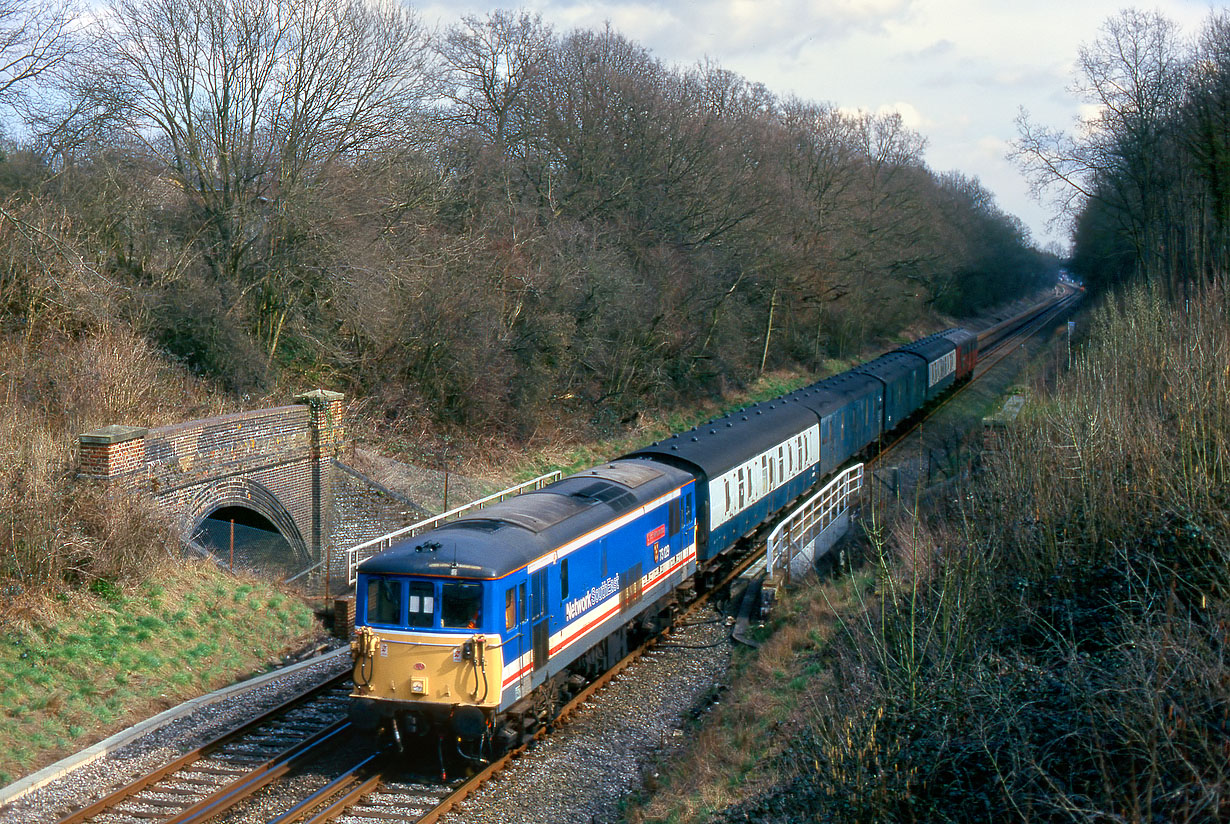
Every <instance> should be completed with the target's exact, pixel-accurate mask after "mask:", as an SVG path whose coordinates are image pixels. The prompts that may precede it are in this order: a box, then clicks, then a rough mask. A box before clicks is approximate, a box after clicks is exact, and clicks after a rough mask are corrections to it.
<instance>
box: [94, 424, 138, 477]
mask: <svg viewBox="0 0 1230 824" xmlns="http://www.w3.org/2000/svg"><path fill="white" fill-rule="evenodd" d="M148 431H149V430H148V429H144V428H142V427H137V426H104V427H103V428H102V429H95V430H94V431H93V432H86V433H84V434H82V435H79V436H78V439H79V440H80V442H81V451H80V463H79V466H78V474H79V475H80V476H81V477H83V478H97V479H99V480H103V481H107V482H119V483H127V482H129V481H131V480H133V479H135V478H136V477H137V474H138V471H139V470H140V469H142V468H143V466H144V464H145V433H146V432H148Z"/></svg>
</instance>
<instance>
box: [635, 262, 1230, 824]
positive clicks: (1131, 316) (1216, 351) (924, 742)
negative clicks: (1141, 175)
mask: <svg viewBox="0 0 1230 824" xmlns="http://www.w3.org/2000/svg"><path fill="white" fill-rule="evenodd" d="M1092 327H1093V328H1092V331H1091V332H1090V334H1089V340H1088V343H1087V345H1086V346H1085V348H1084V351H1083V352H1082V354H1081V355H1080V357H1079V358H1078V359H1077V362H1076V364H1075V366H1074V368H1073V369H1072V370H1071V371H1070V372H1069V373H1067V374H1065V375H1063V376H1062V377H1061V378H1060V380H1059V383H1058V387H1057V388H1056V389H1055V390H1054V391H1053V393H1046V392H1045V391H1044V392H1043V394H1042V396H1041V397H1039V398H1037V399H1036V400H1035V401H1034V402H1033V404H1032V406H1031V407H1030V408H1029V414H1028V416H1027V417H1026V418H1025V419H1024V420H1023V421H1022V422H1021V423H1020V424H1019V425H1018V426H1017V427H1016V428H1015V429H1014V430H1012V432H1011V435H1010V436H1009V437H1008V438H1007V439H1006V441H1004V442H1002V444H1001V447H1000V449H999V450H998V451H997V452H995V453H993V454H989V455H987V456H986V457H985V462H984V470H983V472H982V473H981V474H980V475H979V476H978V477H977V478H976V479H975V480H976V484H974V485H971V486H969V487H968V488H967V489H965V490H964V491H963V492H962V493H961V496H960V498H959V501H960V503H959V504H953V505H951V506H950V507H949V508H948V509H947V510H946V511H945V512H944V513H942V517H941V516H938V515H937V516H936V517H935V522H934V523H928V522H926V521H914V520H906V521H902V522H900V523H898V524H897V525H896V526H895V527H894V528H893V529H892V530H889V531H888V532H887V533H880V534H879V536H878V537H876V535H872V538H873V540H872V543H871V547H872V551H871V554H870V556H869V558H868V560H867V562H866V563H865V565H864V566H863V567H862V568H861V569H860V571H858V572H857V573H855V575H854V576H853V577H850V576H847V577H845V578H844V579H842V580H840V581H838V582H836V583H832V584H826V585H824V586H823V587H820V588H817V589H816V590H815V591H812V592H808V593H802V594H800V595H798V596H797V598H796V599H795V600H793V601H792V602H790V603H789V604H788V605H787V609H786V612H785V614H784V615H783V617H782V618H781V619H780V620H779V624H780V625H781V626H782V629H781V630H780V631H779V633H778V637H775V638H774V639H773V640H772V641H771V643H770V645H769V646H768V647H766V650H765V651H764V652H762V654H761V658H760V659H757V660H753V661H748V662H746V663H745V664H744V666H743V669H742V670H741V671H740V672H739V673H738V677H737V678H736V679H735V682H736V683H737V684H739V686H738V687H736V688H735V689H733V690H732V693H733V695H731V696H730V697H729V698H727V699H725V700H724V701H723V706H722V708H721V709H720V710H719V711H718V712H716V713H715V714H714V719H715V720H714V721H713V722H712V723H710V724H708V725H706V727H705V728H704V729H703V730H702V731H701V732H700V734H699V737H698V741H699V743H698V745H697V747H696V751H695V752H694V753H693V754H692V755H691V756H690V758H689V761H688V765H687V766H685V767H683V768H679V769H676V770H674V771H673V772H672V773H671V774H670V777H669V783H668V789H667V791H666V792H663V793H659V794H658V796H657V797H656V798H655V800H654V801H653V802H652V803H650V804H649V805H648V806H647V807H646V808H644V810H642V811H640V812H638V813H637V815H636V818H637V819H652V820H678V821H701V820H704V821H732V822H733V821H744V820H751V821H799V820H810V821H832V822H841V821H871V820H881V821H886V820H918V821H972V820H980V821H984V820H985V821H1031V822H1032V821H1056V822H1060V821H1064V822H1067V821H1072V822H1093V821H1130V822H1152V821H1160V820H1165V821H1176V822H1203V821H1220V820H1225V819H1226V816H1227V815H1228V814H1230V660H1228V659H1227V646H1226V644H1227V635H1226V631H1227V627H1228V626H1230V603H1228V601H1227V595H1228V594H1230V574H1228V573H1227V570H1228V569H1230V521H1228V519H1227V515H1226V512H1227V504H1228V503H1230V502H1228V501H1227V498H1226V496H1227V493H1226V489H1227V481H1228V480H1230V478H1228V477H1227V471H1228V470H1230V463H1227V459H1230V394H1228V390H1230V369H1228V368H1227V365H1226V364H1227V363H1230V301H1228V299H1227V294H1226V292H1225V290H1224V287H1222V286H1220V285H1218V286H1215V287H1211V288H1209V289H1208V290H1206V291H1204V292H1202V293H1200V294H1193V295H1192V297H1191V299H1190V301H1188V302H1187V303H1185V304H1183V305H1181V306H1180V307H1178V308H1174V307H1172V306H1170V305H1168V304H1167V303H1165V302H1164V301H1163V300H1162V299H1160V298H1159V297H1158V296H1157V295H1156V294H1154V293H1152V292H1150V291H1148V290H1146V289H1137V290H1135V291H1132V292H1130V293H1129V294H1128V295H1127V296H1126V297H1124V298H1122V299H1119V300H1113V301H1110V302H1109V303H1108V304H1107V305H1106V306H1105V307H1103V308H1102V309H1099V310H1098V311H1097V312H1096V313H1095V315H1094V318H1093V323H1092ZM830 609H834V610H836V617H834V614H833V613H832V612H830ZM745 683H746V684H749V685H750V686H747V687H745V686H743V685H744V684H745ZM764 732H770V733H771V734H772V735H773V736H774V742H773V743H772V744H769V745H766V744H764V743H755V742H756V740H757V734H763V733H764ZM697 765H704V767H703V768H701V767H698V766H697ZM697 776H707V777H706V778H705V779H704V780H698V778H697ZM680 797H682V798H683V799H684V800H682V801H680V800H676V799H678V798H680Z"/></svg>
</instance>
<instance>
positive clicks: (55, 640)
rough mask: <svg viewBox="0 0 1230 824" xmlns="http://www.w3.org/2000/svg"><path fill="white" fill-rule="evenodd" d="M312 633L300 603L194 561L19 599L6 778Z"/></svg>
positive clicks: (5, 712) (2, 652)
mask: <svg viewBox="0 0 1230 824" xmlns="http://www.w3.org/2000/svg"><path fill="white" fill-rule="evenodd" d="M194 604H208V605H209V608H208V609H204V610H199V609H191V608H188V607H186V606H185V605H194ZM316 631H317V628H316V625H315V620H314V617H313V615H312V612H311V610H310V609H309V608H308V607H307V606H306V605H304V604H302V603H301V602H300V601H299V600H298V599H296V598H293V597H290V596H288V595H286V594H285V593H283V592H279V591H277V590H276V589H274V588H273V587H272V586H270V585H268V584H265V583H261V582H256V581H249V580H237V579H234V578H231V577H230V576H227V575H225V574H223V573H222V572H220V571H219V570H217V569H215V568H214V567H213V566H212V565H210V564H205V563H198V562H182V563H178V564H173V565H172V564H167V566H166V569H165V570H161V571H160V573H159V575H158V581H157V582H156V583H155V582H146V583H144V584H134V585H130V586H127V587H122V586H120V585H119V584H116V583H115V582H110V584H109V585H108V586H105V587H89V588H86V589H82V590H79V591H76V592H69V593H62V594H61V595H60V596H58V597H56V598H45V599H40V600H36V599H27V600H25V601H22V602H20V603H19V605H17V606H15V607H14V608H13V609H12V610H10V617H9V621H8V626H7V627H6V631H5V634H4V637H3V641H2V642H0V671H2V672H4V673H5V675H6V677H5V686H4V689H3V691H0V784H4V783H8V782H9V781H12V780H15V779H16V778H18V777H20V776H21V775H22V774H25V773H28V772H30V771H32V770H35V769H38V768H39V767H41V766H43V765H45V764H48V763H51V762H52V761H54V760H56V759H57V758H60V757H62V756H63V755H65V754H67V753H69V752H71V751H75V750H79V749H81V748H82V747H85V746H87V745H88V744H89V743H91V742H92V741H95V740H98V739H100V738H103V737H105V736H107V735H109V734H111V733H112V732H115V731H116V730H117V729H118V728H121V727H123V726H126V725H127V724H129V723H133V722H135V721H137V720H140V719H141V718H145V717H148V716H149V715H152V714H154V713H156V712H158V711H160V710H162V709H165V708H166V707H168V706H172V705H174V704H176V703H178V702H179V701H181V700H184V699H186V698H189V697H192V696H196V695H199V694H201V693H203V692H208V691H210V690H212V689H216V688H218V687H221V686H225V685H226V684H229V683H233V682H234V681H236V680H239V679H242V678H243V677H245V676H248V675H251V674H253V673H256V672H260V671H264V670H265V669H266V668H267V667H268V666H269V665H270V664H271V663H273V662H275V661H276V660H277V659H278V657H279V656H280V655H281V654H283V653H285V652H286V651H287V650H288V649H290V648H293V647H295V646H298V645H300V644H301V643H303V642H304V641H305V640H307V639H308V638H309V637H312V636H314V635H315V634H316Z"/></svg>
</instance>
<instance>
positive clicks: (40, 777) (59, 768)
mask: <svg viewBox="0 0 1230 824" xmlns="http://www.w3.org/2000/svg"><path fill="white" fill-rule="evenodd" d="M349 653H350V647H349V646H344V647H340V648H338V649H335V650H333V651H332V652H326V653H322V654H320V655H317V656H316V657H315V658H309V659H308V660H306V661H300V662H299V663H298V664H292V665H291V666H289V667H283V668H281V669H276V670H274V671H272V672H267V673H265V674H264V675H258V676H256V677H255V678H250V679H248V680H247V681H242V682H240V683H238V684H231V685H230V686H229V687H223V688H222V689H220V690H214V691H213V692H211V693H208V694H206V695H202V696H199V697H197V698H190V699H189V700H187V701H185V702H184V703H182V704H180V705H179V706H176V707H171V708H170V709H169V710H163V711H162V712H160V713H158V714H157V715H155V716H153V717H152V718H147V719H145V720H144V721H142V722H140V723H138V724H135V725H133V726H131V727H129V728H128V729H126V730H120V731H119V732H117V733H116V734H115V735H112V736H111V737H110V738H104V739H103V740H102V741H99V742H98V743H97V744H93V745H91V746H89V747H86V748H85V749H84V750H82V751H81V752H79V753H76V754H74V755H70V756H68V757H67V758H62V759H60V760H59V761H57V762H55V763H54V764H51V765H49V766H47V767H44V768H43V769H41V770H39V771H38V772H36V773H32V774H31V775H28V776H26V777H25V778H22V779H20V780H18V781H14V782H13V783H12V784H9V785H8V786H7V787H2V788H0V806H3V805H5V804H11V803H12V802H14V801H17V800H18V799H20V798H22V797H23V796H26V795H29V794H30V793H32V792H34V791H35V790H37V789H39V788H40V787H44V786H46V785H47V784H50V783H51V782H52V781H55V780H56V779H57V778H61V777H63V776H65V775H68V774H69V773H71V772H73V771H74V770H77V769H80V768H81V767H84V766H85V765H86V764H89V763H91V762H93V761H97V760H98V759H100V758H102V757H103V756H105V755H107V754H108V753H111V752H114V751H115V750H118V749H119V748H120V747H123V746H124V745H126V744H128V743H130V742H132V741H134V740H136V739H137V738H140V737H141V736H142V735H145V734H146V733H149V732H153V731H154V730H156V729H159V728H160V727H165V726H166V725H167V724H169V723H171V722H172V721H175V720H176V719H178V718H182V717H183V716H185V715H188V714H190V713H193V712H196V711H197V710H199V709H200V708H202V707H207V706H209V705H210V704H216V703H217V702H219V701H222V700H224V699H226V698H230V697H232V696H235V695H239V694H240V693H244V692H247V691H249V690H253V689H256V688H257V687H261V686H264V685H265V684H267V683H269V682H270V681H273V680H275V679H277V678H281V677H282V676H284V675H290V674H291V673H294V672H298V671H299V670H301V669H306V668H307V667H310V666H312V665H314V664H321V663H324V662H325V661H329V660H331V659H333V658H339V657H341V656H342V655H343V654H349Z"/></svg>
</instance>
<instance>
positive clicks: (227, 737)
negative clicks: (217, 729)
mask: <svg viewBox="0 0 1230 824" xmlns="http://www.w3.org/2000/svg"><path fill="white" fill-rule="evenodd" d="M349 678H350V673H349V672H346V673H343V674H342V675H338V676H335V677H333V678H330V679H328V680H326V681H324V682H322V683H320V684H317V685H316V686H315V687H313V688H312V689H310V690H308V691H306V692H304V693H301V694H300V695H296V696H294V697H293V698H290V699H288V700H286V701H284V702H282V703H281V704H278V705H277V706H276V707H273V708H272V709H269V710H266V711H265V712H263V713H261V714H260V715H258V716H256V717H255V718H252V719H250V720H248V721H246V722H245V723H243V724H241V725H240V726H238V727H235V728H233V729H231V730H228V731H227V732H224V733H222V734H221V735H219V736H217V737H216V738H213V739H211V740H210V741H207V742H206V743H204V744H202V745H201V746H199V747H197V748H196V749H193V750H190V751H188V752H186V753H184V754H183V755H181V756H180V757H179V758H177V759H175V760H174V761H171V762H170V763H167V764H164V765H162V766H161V767H158V768H157V769H155V770H152V771H150V772H149V773H147V774H145V775H143V776H141V777H140V778H137V779H136V780H134V781H131V782H129V783H128V784H125V785H124V786H122V787H120V788H119V789H117V790H115V791H113V792H111V793H109V794H108V795H106V796H104V797H103V798H100V799H99V800H98V801H95V802H94V803H93V804H90V805H89V806H87V807H83V808H81V809H79V810H76V811H74V812H72V813H69V814H68V815H67V816H65V817H64V818H62V819H60V820H59V821H58V822H56V824H80V823H81V822H84V821H89V820H90V819H91V818H93V817H95V816H97V815H99V814H100V813H103V812H106V811H107V810H109V809H111V808H112V807H116V806H118V805H119V804H122V803H123V802H124V801H126V800H128V799H129V798H131V797H132V796H134V795H136V794H137V793H139V792H141V791H142V790H145V789H147V788H149V787H151V786H153V785H154V784H157V783H158V782H159V781H162V780H163V779H164V778H166V777H167V776H170V775H174V774H175V773H178V772H182V771H183V770H184V769H185V768H186V767H188V766H190V765H192V764H194V763H195V762H197V761H199V760H201V759H202V758H206V757H208V756H209V755H210V754H211V753H213V752H215V751H216V750H218V749H219V748H221V747H223V746H225V745H226V744H229V743H231V742H232V741H234V740H235V739H237V738H240V737H242V736H244V735H247V734H248V733H250V732H251V731H252V730H254V729H256V728H257V727H259V726H261V725H262V724H265V723H267V722H269V721H271V720H273V719H274V718H276V717H277V716H279V715H282V714H283V713H285V712H287V711H288V710H290V709H292V708H293V707H295V706H296V705H298V704H300V703H303V702H305V701H308V700H310V699H312V698H315V697H316V696H318V695H320V694H321V693H324V692H328V691H329V690H331V689H334V688H335V687H338V686H340V685H341V684H343V683H344V682H345V681H346V680H348V679H349Z"/></svg>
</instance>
